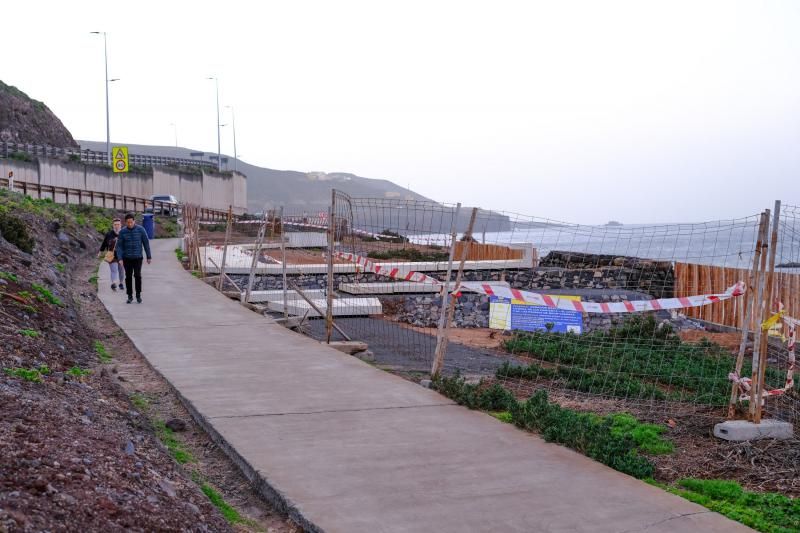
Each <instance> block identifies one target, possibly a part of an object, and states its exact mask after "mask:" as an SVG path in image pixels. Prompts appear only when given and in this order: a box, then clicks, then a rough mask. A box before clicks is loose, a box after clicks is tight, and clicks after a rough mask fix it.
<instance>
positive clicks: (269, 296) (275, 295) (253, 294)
mask: <svg viewBox="0 0 800 533" xmlns="http://www.w3.org/2000/svg"><path fill="white" fill-rule="evenodd" d="M242 294H244V293H242ZM303 294H305V295H306V296H307V297H309V298H311V299H312V300H317V299H320V298H325V290H324V289H304V290H303ZM302 299H303V297H302V296H300V294H299V293H298V292H297V291H295V290H288V291H286V300H302ZM249 301H250V302H252V303H257V302H282V301H283V290H281V289H278V290H271V291H250V300H249Z"/></svg>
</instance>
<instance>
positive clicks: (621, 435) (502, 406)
mask: <svg viewBox="0 0 800 533" xmlns="http://www.w3.org/2000/svg"><path fill="white" fill-rule="evenodd" d="M432 388H434V389H435V390H438V391H439V392H440V393H442V394H444V395H445V396H447V397H448V398H451V399H453V400H455V401H456V403H459V404H461V405H465V406H467V407H469V408H471V409H483V410H486V411H499V413H497V414H496V415H493V416H495V417H496V418H498V419H500V420H503V421H506V422H511V423H513V424H515V425H516V426H517V427H520V428H523V429H527V430H532V431H537V432H539V433H540V434H541V435H542V437H543V438H544V439H545V440H546V441H548V442H557V443H559V444H564V445H565V446H568V447H570V448H572V449H574V450H577V451H579V452H581V453H583V454H585V455H587V456H589V457H591V458H592V459H594V460H596V461H599V462H601V463H603V464H606V465H608V466H610V467H611V468H614V469H616V470H619V471H620V472H624V473H626V474H629V475H631V476H634V477H638V478H647V477H650V476H652V475H653V471H654V466H653V463H652V462H651V461H650V460H649V459H647V458H646V457H642V456H641V455H640V454H639V452H647V451H648V450H658V451H659V453H665V452H663V451H662V450H664V449H666V448H667V446H669V443H665V442H664V441H661V440H660V438H659V433H658V432H657V431H656V430H655V429H650V428H648V429H647V430H645V429H642V428H646V427H648V426H649V425H648V424H641V423H639V421H637V420H636V419H635V418H633V417H630V419H629V418H626V417H625V416H622V415H618V418H615V417H614V416H608V417H601V416H599V415H595V414H591V413H580V412H577V411H573V410H571V409H566V408H563V407H561V406H560V405H557V404H554V403H550V402H549V401H548V399H547V393H546V392H545V391H538V392H536V393H535V394H534V395H533V396H531V397H530V398H529V399H528V400H527V401H525V402H520V401H517V399H516V398H514V396H513V395H512V394H511V393H510V392H508V391H507V390H506V389H504V388H503V387H501V386H500V385H499V384H497V383H495V384H493V385H492V386H490V387H485V386H484V385H483V383H478V384H477V385H472V384H468V383H466V381H465V380H464V378H462V377H461V376H459V375H458V374H457V375H456V376H455V377H451V378H443V377H440V376H436V377H435V378H434V380H433V382H432ZM634 433H635V434H636V436H634ZM637 437H638V438H639V439H640V440H641V442H642V445H641V446H640V444H639V442H637V440H636V438H637Z"/></svg>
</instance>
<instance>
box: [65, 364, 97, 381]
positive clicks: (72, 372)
mask: <svg viewBox="0 0 800 533" xmlns="http://www.w3.org/2000/svg"><path fill="white" fill-rule="evenodd" d="M91 373H92V371H91V370H89V369H88V368H86V369H83V368H81V367H79V366H73V367H72V368H70V369H69V370H67V372H66V374H67V375H68V376H73V377H76V378H80V377H83V376H88V375H89V374H91Z"/></svg>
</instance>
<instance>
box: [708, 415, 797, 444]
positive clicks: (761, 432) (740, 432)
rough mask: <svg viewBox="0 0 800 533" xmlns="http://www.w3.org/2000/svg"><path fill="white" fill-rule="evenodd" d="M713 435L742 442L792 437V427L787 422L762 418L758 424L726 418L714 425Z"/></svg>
mask: <svg viewBox="0 0 800 533" xmlns="http://www.w3.org/2000/svg"><path fill="white" fill-rule="evenodd" d="M714 436H715V437H719V438H720V439H725V440H730V441H736V442H742V441H746V440H759V439H778V440H786V439H791V438H794V428H793V426H792V424H790V423H789V422H783V421H781V420H774V419H771V418H768V419H764V420H762V421H761V423H760V424H754V423H753V422H750V421H749V420H726V421H725V422H721V423H719V424H716V425H715V426H714Z"/></svg>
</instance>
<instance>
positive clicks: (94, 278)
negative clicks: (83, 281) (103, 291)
mask: <svg viewBox="0 0 800 533" xmlns="http://www.w3.org/2000/svg"><path fill="white" fill-rule="evenodd" d="M98 279H99V277H98V276H97V274H95V275H94V276H92V277H91V278H89V283H91V284H92V285H94V286H95V287H97V280H98Z"/></svg>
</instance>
